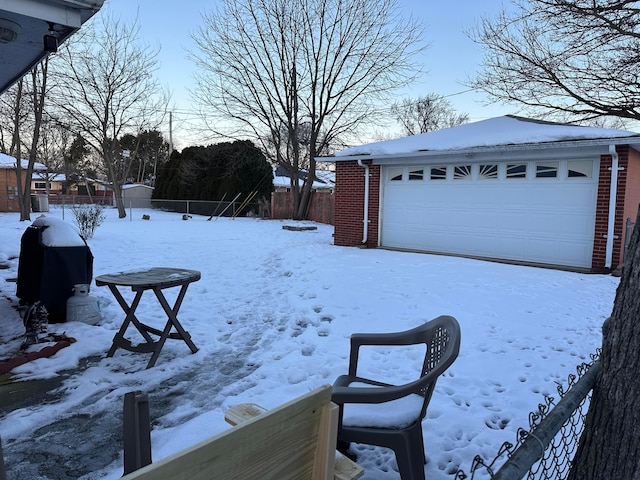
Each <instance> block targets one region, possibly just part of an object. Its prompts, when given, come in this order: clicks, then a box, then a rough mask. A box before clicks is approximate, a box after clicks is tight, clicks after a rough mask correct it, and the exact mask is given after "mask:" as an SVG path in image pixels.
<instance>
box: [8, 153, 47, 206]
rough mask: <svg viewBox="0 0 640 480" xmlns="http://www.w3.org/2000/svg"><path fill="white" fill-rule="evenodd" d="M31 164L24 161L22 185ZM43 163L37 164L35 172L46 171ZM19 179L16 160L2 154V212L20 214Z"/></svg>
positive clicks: (22, 164) (22, 165)
mask: <svg viewBox="0 0 640 480" xmlns="http://www.w3.org/2000/svg"><path fill="white" fill-rule="evenodd" d="M28 164H29V162H28V161H27V160H22V163H21V167H22V171H21V174H22V184H23V185H24V182H25V179H26V176H27V171H26V168H27V166H28ZM46 168H47V167H45V166H44V165H42V164H41V163H37V162H36V163H35V165H34V171H38V170H46ZM19 211H20V204H19V201H18V177H17V175H16V159H15V158H13V157H10V156H9V155H5V154H4V153H0V212H19Z"/></svg>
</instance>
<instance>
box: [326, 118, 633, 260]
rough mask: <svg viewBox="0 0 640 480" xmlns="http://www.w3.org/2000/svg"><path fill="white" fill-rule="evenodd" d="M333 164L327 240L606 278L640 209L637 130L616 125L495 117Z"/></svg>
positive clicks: (356, 152) (356, 151) (351, 154)
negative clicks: (331, 232)
mask: <svg viewBox="0 0 640 480" xmlns="http://www.w3.org/2000/svg"><path fill="white" fill-rule="evenodd" d="M322 160H323V161H325V160H327V158H323V159H322ZM333 160H334V161H335V162H336V189H335V219H334V225H335V233H334V242H335V244H336V245H343V246H362V245H365V246H368V247H386V248H392V249H400V250H411V251H421V252H430V253H440V254H451V255H461V256H468V257H475V258H485V259H492V260H500V261H508V262H516V263H524V264H532V265H548V266H554V267H560V268H568V269H571V270H578V271H592V272H607V271H610V270H612V269H615V268H616V267H618V266H619V265H620V264H621V263H622V258H623V253H624V252H623V245H624V240H625V239H624V235H625V231H624V225H625V221H626V219H627V218H631V219H632V220H633V221H635V219H636V215H637V213H638V205H639V204H640V135H639V134H637V133H634V132H628V131H624V130H614V129H602V128H591V127H578V126H572V125H565V124H556V123H550V122H542V121H535V120H530V119H525V118H520V117H515V116H504V117H498V118H492V119H489V120H484V121H481V122H476V123H470V124H465V125H461V126H458V127H454V128H449V129H446V130H440V131H435V132H429V133H424V134H421V135H414V136H411V137H406V138H400V139H396V140H389V141H384V142H377V143H372V144H368V145H363V146H360V147H353V148H349V149H346V150H343V151H341V152H338V153H336V155H335V156H334V157H333ZM365 225H366V227H367V228H366V229H364V228H363V226H365Z"/></svg>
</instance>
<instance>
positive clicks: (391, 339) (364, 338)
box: [349, 329, 415, 376]
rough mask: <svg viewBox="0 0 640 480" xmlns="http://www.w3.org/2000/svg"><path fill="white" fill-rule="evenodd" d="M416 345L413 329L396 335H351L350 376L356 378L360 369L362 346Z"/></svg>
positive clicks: (395, 333)
mask: <svg viewBox="0 0 640 480" xmlns="http://www.w3.org/2000/svg"><path fill="white" fill-rule="evenodd" d="M413 343H415V335H413V329H412V330H408V331H406V332H394V333H354V334H352V335H351V350H350V354H349V375H352V376H355V375H356V374H357V369H358V355H359V353H360V347H362V346H387V345H388V346H402V345H411V344H413Z"/></svg>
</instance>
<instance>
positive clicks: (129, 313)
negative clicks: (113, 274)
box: [107, 285, 153, 357]
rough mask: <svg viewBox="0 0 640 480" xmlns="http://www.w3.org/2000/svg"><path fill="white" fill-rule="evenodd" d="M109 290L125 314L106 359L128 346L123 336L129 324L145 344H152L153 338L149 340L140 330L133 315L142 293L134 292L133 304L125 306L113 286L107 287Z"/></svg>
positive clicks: (124, 302)
mask: <svg viewBox="0 0 640 480" xmlns="http://www.w3.org/2000/svg"><path fill="white" fill-rule="evenodd" d="M109 289H110V290H111V293H113V296H114V297H115V299H116V300H117V301H118V303H119V304H120V307H122V309H123V310H124V312H125V313H126V317H125V319H124V321H123V322H122V326H121V327H120V330H118V333H116V334H115V336H114V337H113V343H112V344H111V348H110V349H109V352H108V353H107V357H113V355H114V354H115V353H116V350H117V349H118V347H124V346H127V345H128V344H129V342H128V341H127V340H126V339H125V337H124V334H125V332H126V331H127V328H128V327H129V324H130V323H133V324H134V326H135V327H136V329H137V330H138V331H139V332H140V334H141V335H142V336H143V337H144V339H145V340H146V341H147V343H153V338H151V336H150V335H149V333H147V332H146V331H145V330H144V329H143V328H141V324H140V322H139V321H138V319H137V318H136V315H135V311H136V309H137V308H138V304H139V303H140V299H141V298H142V293H143V291H142V290H140V291H138V292H136V296H135V297H134V299H133V302H131V306H129V305H127V302H126V301H125V299H124V297H123V296H122V295H121V294H120V291H119V290H118V289H117V288H116V286H115V285H109Z"/></svg>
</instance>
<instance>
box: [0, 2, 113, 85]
mask: <svg viewBox="0 0 640 480" xmlns="http://www.w3.org/2000/svg"><path fill="white" fill-rule="evenodd" d="M104 1H105V0H3V1H2V2H1V3H0V20H5V21H7V22H8V23H9V24H11V25H14V26H17V31H16V36H15V39H13V40H11V41H7V42H6V43H0V45H1V46H2V54H1V55H0V94H2V93H3V92H4V91H5V90H7V89H8V88H9V87H11V86H12V85H13V84H15V83H16V82H17V81H18V80H20V79H21V78H22V77H24V75H25V74H26V73H28V72H29V71H30V70H31V69H32V68H34V67H35V66H36V65H37V64H38V63H40V62H41V61H42V60H44V59H45V58H46V57H47V56H48V55H49V54H50V52H49V51H46V50H45V45H44V36H45V35H50V34H51V31H50V29H51V27H52V26H53V32H54V33H53V35H54V36H55V37H56V38H57V41H58V45H61V44H62V43H63V42H65V41H66V40H67V39H68V38H69V37H70V36H71V35H73V34H74V33H75V32H77V31H78V30H79V29H80V27H81V26H82V25H83V24H84V23H85V22H86V21H87V20H89V19H90V18H91V17H92V16H93V15H95V13H96V12H98V11H99V10H100V8H101V7H102V5H103V4H104ZM12 28H13V27H12Z"/></svg>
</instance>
